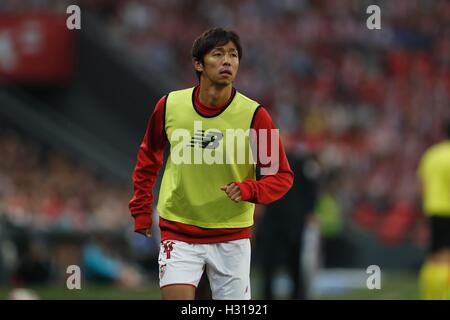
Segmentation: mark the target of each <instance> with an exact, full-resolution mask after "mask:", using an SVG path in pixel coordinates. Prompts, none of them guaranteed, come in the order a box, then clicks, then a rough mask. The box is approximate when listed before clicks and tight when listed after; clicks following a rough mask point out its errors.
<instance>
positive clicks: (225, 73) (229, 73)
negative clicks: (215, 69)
mask: <svg viewBox="0 0 450 320" xmlns="http://www.w3.org/2000/svg"><path fill="white" fill-rule="evenodd" d="M219 74H221V75H229V76H232V75H233V73H232V72H231V71H230V70H221V71H220V72H219Z"/></svg>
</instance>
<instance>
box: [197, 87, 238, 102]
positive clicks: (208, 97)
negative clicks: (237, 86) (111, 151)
mask: <svg viewBox="0 0 450 320" xmlns="http://www.w3.org/2000/svg"><path fill="white" fill-rule="evenodd" d="M232 92H233V86H232V85H231V84H230V85H228V86H215V85H213V84H211V85H208V84H204V83H201V84H200V88H199V92H198V99H199V101H200V103H201V104H203V105H204V106H207V107H211V108H219V107H221V106H223V105H224V104H225V103H226V102H227V101H228V99H230V97H231V94H232Z"/></svg>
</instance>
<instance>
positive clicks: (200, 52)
mask: <svg viewBox="0 0 450 320" xmlns="http://www.w3.org/2000/svg"><path fill="white" fill-rule="evenodd" d="M229 41H232V42H233V43H234V45H235V46H236V49H237V51H238V56H239V60H241V58H242V47H241V40H240V38H239V36H238V34H237V33H236V32H234V31H230V30H225V29H222V28H212V29H209V30H206V31H205V32H203V33H202V35H201V36H199V37H198V38H197V39H195V41H194V44H193V46H192V58H193V59H195V60H197V61H199V62H201V63H203V58H204V57H205V55H206V54H207V53H208V52H209V51H211V50H212V49H214V48H215V47H217V46H222V45H224V44H226V43H228V42H229ZM195 72H196V73H197V77H198V79H200V75H201V72H198V71H195Z"/></svg>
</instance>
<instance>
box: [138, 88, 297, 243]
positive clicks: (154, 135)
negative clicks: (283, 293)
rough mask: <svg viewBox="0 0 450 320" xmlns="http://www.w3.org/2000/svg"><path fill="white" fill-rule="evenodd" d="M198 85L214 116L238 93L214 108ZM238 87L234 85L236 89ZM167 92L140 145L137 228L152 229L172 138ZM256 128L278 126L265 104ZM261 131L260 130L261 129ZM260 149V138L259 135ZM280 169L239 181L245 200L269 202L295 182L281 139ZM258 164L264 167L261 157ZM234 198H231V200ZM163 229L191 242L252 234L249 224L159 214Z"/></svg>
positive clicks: (171, 236)
mask: <svg viewBox="0 0 450 320" xmlns="http://www.w3.org/2000/svg"><path fill="white" fill-rule="evenodd" d="M198 88H199V87H197V88H196V89H195V94H194V97H195V98H194V103H195V107H196V109H197V111H198V112H200V113H201V114H202V115H204V116H214V115H216V114H218V113H220V112H222V110H223V109H225V108H226V107H227V106H228V105H229V104H230V103H231V99H232V98H233V97H234V91H233V94H232V95H231V97H230V100H229V101H227V103H226V104H225V105H223V106H221V107H220V108H216V107H214V108H212V107H208V106H205V105H203V104H202V103H201V102H200V101H199V99H198V91H199V90H198ZM233 90H234V89H233ZM165 100H166V96H164V97H162V98H161V99H160V100H159V101H158V103H157V104H156V106H155V109H154V110H153V114H152V116H151V118H150V120H149V123H148V126H147V129H146V132H145V135H144V138H143V140H142V143H141V145H140V148H139V151H138V155H137V163H136V167H135V169H134V172H133V185H134V196H133V198H132V199H131V200H130V203H129V209H130V212H131V215H132V216H133V217H134V219H135V231H140V230H144V229H148V228H150V227H151V225H152V215H151V214H152V204H153V200H154V199H153V192H152V191H153V187H154V185H155V181H156V178H157V175H158V172H159V171H160V169H161V167H162V165H163V162H164V147H165V145H166V143H167V142H168V140H167V136H166V132H165V129H164V127H165V124H164V113H165V110H164V106H165ZM252 128H253V129H255V130H259V129H268V130H267V132H268V133H267V134H268V138H267V140H266V141H270V138H269V134H270V129H276V127H275V125H274V123H273V121H272V119H271V117H270V115H269V114H268V112H267V111H266V110H265V109H264V108H263V107H259V108H258V109H257V110H256V113H255V116H254V120H253V123H252ZM257 132H258V131H257ZM257 137H259V136H258V135H257ZM261 147H263V146H261ZM267 147H268V150H267V153H266V154H268V155H270V154H271V150H270V144H268V146H267ZM257 148H258V150H259V148H260V144H259V138H258V139H257ZM278 152H279V170H278V172H277V173H276V174H273V175H266V176H263V177H262V178H261V179H260V180H257V181H256V180H253V179H251V180H245V181H242V182H239V181H237V182H235V183H236V184H237V185H238V186H239V188H240V190H241V198H242V201H249V202H253V203H259V204H268V203H271V202H273V201H275V200H277V199H279V198H281V197H282V196H283V195H284V194H285V193H286V192H287V191H288V190H289V189H290V187H291V186H292V183H293V179H294V174H293V172H292V170H291V168H290V166H289V163H288V161H287V158H286V154H285V152H284V148H283V145H282V143H281V141H279V150H278ZM257 165H258V166H260V167H263V166H264V165H262V164H261V162H260V159H259V158H258V159H257ZM230 201H231V200H230ZM159 227H160V230H161V240H168V239H170V240H180V241H185V242H189V243H217V242H224V241H231V240H237V239H243V238H250V237H251V227H246V228H221V229H207V228H201V227H197V226H193V225H188V224H184V223H180V222H175V221H169V220H166V219H163V218H161V217H160V218H159Z"/></svg>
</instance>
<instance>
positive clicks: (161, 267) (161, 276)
mask: <svg viewBox="0 0 450 320" xmlns="http://www.w3.org/2000/svg"><path fill="white" fill-rule="evenodd" d="M165 273H166V265H165V264H162V265H161V266H160V267H159V279H162V278H163V277H164V274H165Z"/></svg>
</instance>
